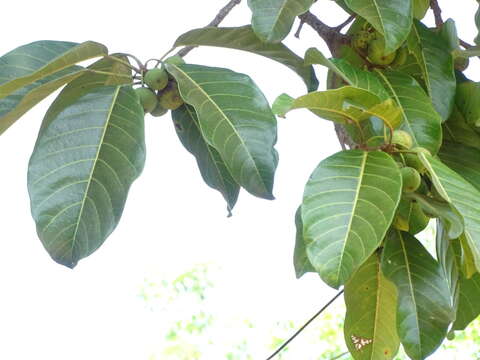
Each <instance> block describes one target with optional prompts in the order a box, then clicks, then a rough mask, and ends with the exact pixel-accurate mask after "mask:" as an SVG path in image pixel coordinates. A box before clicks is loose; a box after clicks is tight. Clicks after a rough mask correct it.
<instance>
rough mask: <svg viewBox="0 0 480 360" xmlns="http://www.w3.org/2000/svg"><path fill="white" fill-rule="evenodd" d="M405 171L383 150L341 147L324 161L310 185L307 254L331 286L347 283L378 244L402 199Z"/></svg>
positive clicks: (305, 198)
mask: <svg viewBox="0 0 480 360" xmlns="http://www.w3.org/2000/svg"><path fill="white" fill-rule="evenodd" d="M401 187H402V179H401V175H400V171H399V169H398V167H397V165H396V163H395V161H394V160H393V158H391V157H390V156H389V155H388V154H386V153H384V152H380V151H375V152H364V151H360V150H349V151H342V152H339V153H337V154H334V155H333V156H330V157H329V158H327V159H325V160H323V161H322V162H321V163H320V164H319V165H318V167H317V168H316V170H315V171H314V172H313V174H312V175H311V176H310V179H309V181H308V183H307V185H306V187H305V191H304V195H303V204H302V221H303V230H304V238H305V243H306V247H307V255H308V258H309V259H310V262H311V264H312V265H313V267H314V268H315V270H316V271H317V272H318V273H319V274H320V276H321V277H322V279H323V280H324V281H325V282H326V283H327V284H328V285H330V286H332V287H335V288H337V287H339V286H340V285H342V284H344V283H345V282H346V281H347V280H348V279H349V278H350V276H351V275H352V274H353V273H354V272H355V271H356V270H357V268H358V267H359V266H360V265H361V264H362V263H363V262H364V261H365V260H366V259H367V258H368V257H370V255H371V254H372V253H373V252H374V251H375V249H377V248H378V246H379V245H380V244H381V242H382V240H383V238H384V236H385V233H386V232H387V230H388V227H389V226H390V224H391V222H392V219H393V216H394V214H395V210H396V208H397V205H398V203H399V201H400V195H401Z"/></svg>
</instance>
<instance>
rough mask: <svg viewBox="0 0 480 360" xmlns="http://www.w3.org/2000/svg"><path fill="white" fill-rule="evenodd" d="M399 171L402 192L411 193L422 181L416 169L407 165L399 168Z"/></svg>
mask: <svg viewBox="0 0 480 360" xmlns="http://www.w3.org/2000/svg"><path fill="white" fill-rule="evenodd" d="M400 172H401V174H402V180H403V187H402V190H403V192H406V193H411V192H414V191H415V190H417V189H418V188H419V187H420V184H421V183H422V177H421V176H420V173H419V172H418V171H417V170H415V169H414V168H411V167H408V166H407V167H404V168H402V169H400Z"/></svg>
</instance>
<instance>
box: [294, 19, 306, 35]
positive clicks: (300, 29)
mask: <svg viewBox="0 0 480 360" xmlns="http://www.w3.org/2000/svg"><path fill="white" fill-rule="evenodd" d="M303 25H305V21H303V20H302V19H300V24H298V29H297V31H296V32H295V37H296V38H297V39H300V33H301V32H302V29H303Z"/></svg>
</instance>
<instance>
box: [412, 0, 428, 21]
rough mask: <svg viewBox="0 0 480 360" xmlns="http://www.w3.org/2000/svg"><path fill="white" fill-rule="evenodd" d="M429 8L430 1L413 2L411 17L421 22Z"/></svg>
mask: <svg viewBox="0 0 480 360" xmlns="http://www.w3.org/2000/svg"><path fill="white" fill-rule="evenodd" d="M429 7H430V0H413V17H414V18H415V19H418V20H422V19H423V18H424V17H425V14H426V13H427V11H428V8H429Z"/></svg>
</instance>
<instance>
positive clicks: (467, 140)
mask: <svg viewBox="0 0 480 360" xmlns="http://www.w3.org/2000/svg"><path fill="white" fill-rule="evenodd" d="M443 130H444V131H443V135H444V139H445V140H448V141H450V142H455V143H458V144H465V145H467V146H470V147H474V148H477V149H480V134H479V133H478V132H476V131H475V129H474V127H473V126H471V125H469V124H467V121H466V120H465V117H464V116H463V114H462V113H461V112H460V111H459V110H458V108H457V106H454V108H453V112H452V115H450V118H449V119H448V120H447V121H446V122H445V123H443Z"/></svg>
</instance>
